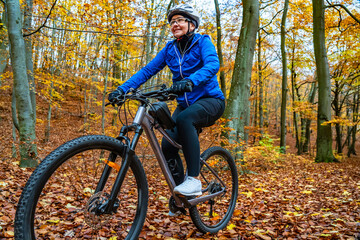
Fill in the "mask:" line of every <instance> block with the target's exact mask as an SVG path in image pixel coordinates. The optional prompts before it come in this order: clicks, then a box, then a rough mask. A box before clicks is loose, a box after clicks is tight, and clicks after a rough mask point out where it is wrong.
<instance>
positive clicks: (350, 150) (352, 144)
mask: <svg viewBox="0 0 360 240" xmlns="http://www.w3.org/2000/svg"><path fill="white" fill-rule="evenodd" d="M353 102H354V106H353V122H354V123H356V122H357V121H358V113H359V86H358V87H357V91H356V92H354V96H353ZM356 130H357V124H356V125H354V126H352V128H351V133H350V134H351V135H350V139H349V142H350V145H349V148H348V152H347V156H348V157H350V155H351V154H354V155H356V150H355V143H356Z"/></svg>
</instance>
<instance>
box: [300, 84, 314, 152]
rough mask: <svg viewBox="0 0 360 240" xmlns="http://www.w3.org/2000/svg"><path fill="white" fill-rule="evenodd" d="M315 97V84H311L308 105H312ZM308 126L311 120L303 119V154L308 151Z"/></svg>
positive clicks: (309, 134)
mask: <svg viewBox="0 0 360 240" xmlns="http://www.w3.org/2000/svg"><path fill="white" fill-rule="evenodd" d="M315 95H316V82H313V83H312V84H311V90H310V93H309V98H308V102H309V103H314V101H315ZM310 125H311V119H309V118H307V119H305V133H304V134H305V135H304V143H303V152H308V151H309V143H310V136H311V131H310Z"/></svg>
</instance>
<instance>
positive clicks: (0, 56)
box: [0, 8, 9, 86]
mask: <svg viewBox="0 0 360 240" xmlns="http://www.w3.org/2000/svg"><path fill="white" fill-rule="evenodd" d="M5 11H6V8H5ZM5 11H4V12H3V13H2V15H1V18H0V23H1V24H0V33H1V34H0V86H1V83H2V81H1V79H2V74H3V72H4V71H5V68H6V65H7V62H8V59H9V54H8V50H7V47H8V37H7V36H6V34H3V33H5V30H4V26H6V25H7V21H6V12H5Z"/></svg>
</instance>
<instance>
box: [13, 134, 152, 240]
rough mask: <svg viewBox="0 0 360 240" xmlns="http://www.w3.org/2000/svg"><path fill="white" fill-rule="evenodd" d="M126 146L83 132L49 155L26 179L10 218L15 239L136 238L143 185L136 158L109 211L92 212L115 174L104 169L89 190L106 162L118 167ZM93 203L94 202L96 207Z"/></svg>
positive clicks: (144, 193)
mask: <svg viewBox="0 0 360 240" xmlns="http://www.w3.org/2000/svg"><path fill="white" fill-rule="evenodd" d="M125 150H126V147H125V146H124V145H123V143H122V142H120V141H119V140H117V139H114V138H111V137H107V136H85V137H80V138H77V139H74V140H72V141H69V142H67V143H65V144H64V145H62V146H60V147H59V148H58V149H56V150H54V151H53V152H52V153H51V154H49V155H48V156H47V157H46V158H45V159H44V160H43V161H42V162H41V163H40V165H39V166H38V167H37V168H36V169H35V171H34V172H33V174H32V175H31V177H30V178H29V180H28V182H27V184H26V186H25V188H24V190H23V192H22V195H21V197H20V200H19V204H18V208H17V211H16V216H15V239H109V238H113V239H136V238H137V237H138V235H139V233H140V231H141V229H142V226H143V223H144V221H145V217H146V211H147V203H148V185H147V180H146V176H145V172H144V169H143V167H142V165H141V163H140V161H139V160H138V158H137V157H136V156H134V159H133V160H132V161H131V164H130V167H129V170H128V172H127V173H126V176H125V180H124V182H123V184H122V187H121V189H120V192H119V194H118V196H117V199H116V202H115V206H116V207H114V208H113V210H114V211H113V213H112V214H103V213H100V214H99V213H98V212H97V214H94V211H93V209H94V207H96V206H99V204H102V203H105V202H106V201H107V199H108V197H109V194H110V191H111V188H112V186H113V183H114V181H115V178H116V176H117V171H115V170H114V169H111V170H110V173H109V174H108V178H107V180H106V181H104V182H103V187H102V188H101V191H99V190H98V192H96V193H95V189H96V188H97V186H98V183H99V179H100V176H101V175H102V173H103V171H104V168H105V166H108V165H107V164H106V162H107V160H108V159H109V158H110V159H109V160H111V161H112V160H116V163H117V164H118V165H121V163H122V161H121V156H123V153H124V151H125ZM97 204H98V205H97Z"/></svg>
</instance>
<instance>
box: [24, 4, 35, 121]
mask: <svg viewBox="0 0 360 240" xmlns="http://www.w3.org/2000/svg"><path fill="white" fill-rule="evenodd" d="M25 9H26V11H24V13H25V14H24V28H25V30H26V31H27V32H30V31H31V22H32V11H33V0H26V7H25ZM24 40H25V55H26V69H27V77H28V81H29V86H30V99H31V106H32V109H33V115H34V124H35V125H36V86H35V79H34V63H33V58H32V50H33V49H32V41H31V36H28V37H26V38H25V39H24Z"/></svg>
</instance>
